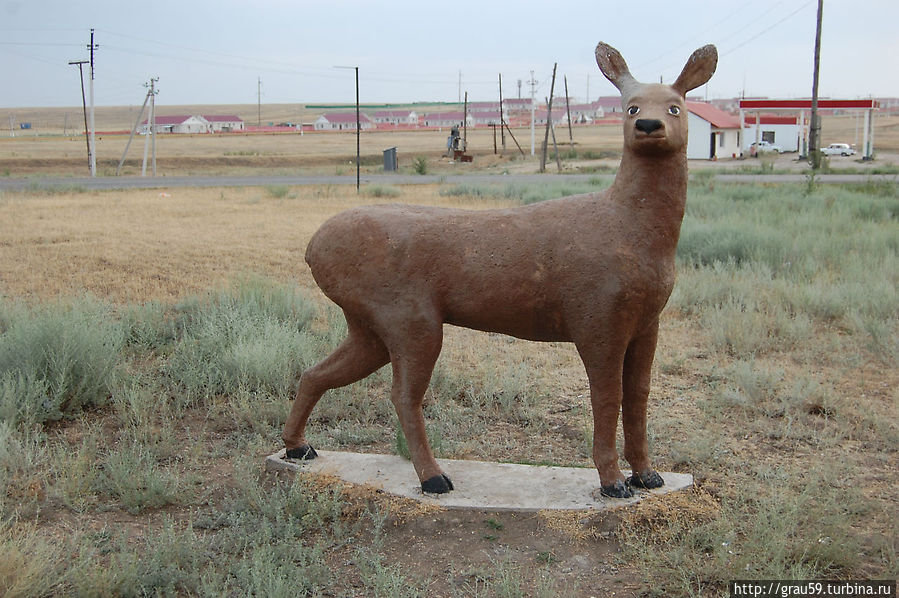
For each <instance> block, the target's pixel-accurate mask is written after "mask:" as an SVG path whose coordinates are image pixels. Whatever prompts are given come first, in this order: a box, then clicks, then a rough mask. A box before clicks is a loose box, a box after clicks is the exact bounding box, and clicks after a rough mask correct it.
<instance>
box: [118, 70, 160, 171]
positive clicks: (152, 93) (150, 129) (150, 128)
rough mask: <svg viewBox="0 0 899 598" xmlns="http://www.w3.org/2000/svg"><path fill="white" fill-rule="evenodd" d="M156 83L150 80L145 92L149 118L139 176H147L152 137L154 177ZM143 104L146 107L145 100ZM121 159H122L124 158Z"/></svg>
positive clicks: (154, 168) (155, 80) (154, 80)
mask: <svg viewBox="0 0 899 598" xmlns="http://www.w3.org/2000/svg"><path fill="white" fill-rule="evenodd" d="M157 81H159V79H158V78H156V79H153V78H151V79H150V91H148V92H147V98H148V99H149V100H150V116H149V117H148V118H147V136H146V137H145V138H144V161H143V164H142V165H141V169H140V175H141V176H147V151H148V149H149V145H150V136H151V135H152V136H153V176H156V94H157V93H159V92H158V91H157V90H156V82H157ZM144 104H145V105H146V100H145V101H144ZM141 112H143V108H141ZM139 118H140V117H139V116H138V119H139ZM126 149H127V148H126ZM122 158H123V159H124V156H123V157H122Z"/></svg>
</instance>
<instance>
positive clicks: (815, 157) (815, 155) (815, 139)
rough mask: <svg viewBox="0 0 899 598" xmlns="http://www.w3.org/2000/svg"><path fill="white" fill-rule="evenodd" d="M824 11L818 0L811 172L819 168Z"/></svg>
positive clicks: (822, 1)
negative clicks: (819, 85)
mask: <svg viewBox="0 0 899 598" xmlns="http://www.w3.org/2000/svg"><path fill="white" fill-rule="evenodd" d="M823 9H824V0H818V24H817V26H816V28H815V68H814V72H813V74H812V123H811V127H812V128H811V130H810V131H809V136H808V137H809V148H808V150H809V151H808V155H809V162H810V164H811V166H812V170H818V169H819V168H821V152H820V151H819V149H818V146H819V145H820V143H821V140H820V139H819V134H820V133H821V119H820V117H819V116H818V65H819V64H820V61H821V13H822V12H823Z"/></svg>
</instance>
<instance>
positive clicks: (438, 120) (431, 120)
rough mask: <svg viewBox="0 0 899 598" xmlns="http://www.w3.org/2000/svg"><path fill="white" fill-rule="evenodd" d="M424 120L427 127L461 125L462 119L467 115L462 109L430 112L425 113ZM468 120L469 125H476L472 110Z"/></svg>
mask: <svg viewBox="0 0 899 598" xmlns="http://www.w3.org/2000/svg"><path fill="white" fill-rule="evenodd" d="M422 120H423V123H424V126H426V127H461V126H462V121H463V120H465V115H464V114H463V112H462V111H461V110H459V111H451V112H432V113H430V114H425V115H424V117H423V119H422ZM467 122H468V126H469V127H473V126H474V116H473V115H472V114H471V112H469V113H468V119H467Z"/></svg>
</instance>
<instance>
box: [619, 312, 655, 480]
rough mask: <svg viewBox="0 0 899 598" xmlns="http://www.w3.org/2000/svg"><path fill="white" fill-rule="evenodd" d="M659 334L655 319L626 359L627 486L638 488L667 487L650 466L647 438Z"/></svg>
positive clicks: (623, 409)
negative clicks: (647, 408) (653, 362)
mask: <svg viewBox="0 0 899 598" xmlns="http://www.w3.org/2000/svg"><path fill="white" fill-rule="evenodd" d="M658 333H659V322H658V320H656V321H655V322H653V323H652V324H651V325H650V326H649V327H648V328H647V329H646V331H645V332H643V334H641V335H640V336H637V337H636V338H634V339H633V340H631V342H630V344H629V345H628V347H627V353H626V354H625V356H624V371H623V381H622V382H623V397H622V404H621V422H622V427H623V428H624V458H625V459H626V460H627V462H628V463H630V465H631V471H632V474H631V476H630V477H629V478H628V479H627V483H628V484H629V485H630V486H633V487H635V488H659V487H661V486H663V485H664V484H665V481H664V480H663V479H662V476H660V475H659V473H658V472H657V471H655V470H654V469H653V468H652V467H651V465H650V462H649V443H648V442H647V439H646V405H647V403H648V400H649V385H650V376H651V373H652V361H653V356H654V355H655V350H656V341H657V339H658Z"/></svg>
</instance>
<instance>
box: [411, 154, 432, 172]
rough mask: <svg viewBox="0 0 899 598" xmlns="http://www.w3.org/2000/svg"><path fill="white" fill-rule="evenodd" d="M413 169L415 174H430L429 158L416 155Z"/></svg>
mask: <svg viewBox="0 0 899 598" xmlns="http://www.w3.org/2000/svg"><path fill="white" fill-rule="evenodd" d="M412 170H414V171H415V174H428V159H427V158H425V157H424V156H416V157H415V158H414V159H413V160H412Z"/></svg>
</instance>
